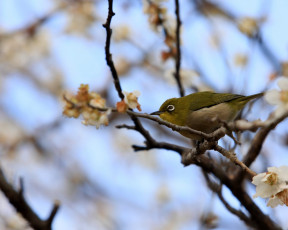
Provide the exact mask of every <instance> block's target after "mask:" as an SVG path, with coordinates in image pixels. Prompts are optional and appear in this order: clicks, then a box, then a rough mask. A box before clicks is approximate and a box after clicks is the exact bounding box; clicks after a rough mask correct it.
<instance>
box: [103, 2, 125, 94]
mask: <svg viewBox="0 0 288 230" xmlns="http://www.w3.org/2000/svg"><path fill="white" fill-rule="evenodd" d="M108 3H109V6H108V16H107V20H106V23H105V24H103V27H104V28H105V29H106V34H107V36H106V43H105V58H106V62H107V65H108V66H109V68H110V71H111V74H112V77H113V80H114V85H115V88H116V90H117V92H118V95H119V97H120V98H121V99H123V98H124V94H123V93H122V88H121V85H120V81H119V77H118V73H117V71H116V68H115V66H114V62H113V60H112V54H111V53H110V44H111V36H112V29H111V21H112V17H113V16H114V15H115V13H114V12H113V0H109V1H108Z"/></svg>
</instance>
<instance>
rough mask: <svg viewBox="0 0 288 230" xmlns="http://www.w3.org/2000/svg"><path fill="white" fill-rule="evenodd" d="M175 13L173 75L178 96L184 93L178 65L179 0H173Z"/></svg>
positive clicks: (179, 56) (179, 49) (179, 53)
mask: <svg viewBox="0 0 288 230" xmlns="http://www.w3.org/2000/svg"><path fill="white" fill-rule="evenodd" d="M175 14H176V60H175V73H174V77H175V79H176V82H177V85H178V89H179V93H180V96H181V97H183V96H184V95H185V92H184V88H183V85H182V82H181V77H180V66H181V48H180V28H181V24H182V23H181V20H180V6H179V0H175Z"/></svg>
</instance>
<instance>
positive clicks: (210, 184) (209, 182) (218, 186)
mask: <svg viewBox="0 0 288 230" xmlns="http://www.w3.org/2000/svg"><path fill="white" fill-rule="evenodd" d="M202 172H203V175H204V178H205V180H206V183H207V185H208V187H209V188H210V189H211V190H212V191H213V192H214V193H216V194H217V196H218V198H219V200H220V201H221V202H222V203H223V205H224V206H225V208H226V209H227V210H228V211H229V212H231V213H232V214H234V215H235V216H238V217H239V219H240V220H242V221H244V222H245V224H247V225H248V226H250V227H253V228H255V227H256V226H255V224H254V223H253V222H252V221H251V220H250V219H249V217H247V216H246V215H245V214H244V213H243V212H241V211H240V210H237V209H235V208H233V207H232V206H231V205H230V204H229V203H228V202H227V201H226V200H225V198H224V197H223V194H222V184H218V183H216V182H213V181H212V180H211V179H210V178H209V175H208V173H206V172H205V171H204V170H202Z"/></svg>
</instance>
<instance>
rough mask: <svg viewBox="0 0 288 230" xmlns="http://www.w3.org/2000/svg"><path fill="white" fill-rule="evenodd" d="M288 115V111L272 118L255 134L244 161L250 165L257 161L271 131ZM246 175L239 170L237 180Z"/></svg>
mask: <svg viewBox="0 0 288 230" xmlns="http://www.w3.org/2000/svg"><path fill="white" fill-rule="evenodd" d="M287 117H288V112H286V113H285V114H283V115H282V116H280V117H278V118H276V119H274V120H271V121H269V120H268V122H269V124H266V126H264V127H263V128H261V129H260V130H259V131H258V132H257V133H256V135H255V137H254V139H253V140H252V142H251V144H250V148H249V150H248V151H247V153H246V155H245V157H244V158H243V163H244V164H245V165H247V166H248V167H249V166H250V165H251V164H252V163H253V162H254V161H255V159H256V158H257V156H258V155H259V154H260V151H261V149H262V146H263V143H264V141H265V139H266V137H267V136H268V134H269V133H270V131H272V130H273V129H274V128H275V127H276V126H277V125H278V124H279V123H280V122H282V121H283V120H284V119H286V118H287ZM244 176H245V173H244V172H242V171H237V174H236V177H235V180H237V181H238V182H239V181H241V180H242V179H243V178H244Z"/></svg>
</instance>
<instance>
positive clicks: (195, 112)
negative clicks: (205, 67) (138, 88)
mask: <svg viewBox="0 0 288 230" xmlns="http://www.w3.org/2000/svg"><path fill="white" fill-rule="evenodd" d="M261 96H263V93H258V94H254V95H251V96H243V95H238V94H230V93H214V92H209V91H206V92H198V93H193V94H189V95H187V96H185V97H180V98H171V99H168V100H166V101H165V102H164V103H163V104H162V105H161V107H160V109H159V111H157V112H154V113H152V115H159V116H160V117H161V118H162V119H163V120H165V121H168V122H171V123H173V124H176V125H181V126H188V127H190V128H192V129H196V130H199V131H202V132H205V133H211V132H213V131H214V130H215V129H217V128H219V127H220V125H221V123H219V120H221V121H225V122H230V121H233V120H234V119H235V118H236V117H237V115H238V114H239V112H240V111H241V110H242V109H243V108H244V106H245V105H246V104H247V103H248V102H249V101H250V100H252V99H255V98H258V97H261ZM215 118H217V119H215ZM180 133H181V134H182V135H184V136H187V137H189V138H192V139H199V137H198V136H197V135H191V134H187V133H185V132H180Z"/></svg>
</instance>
